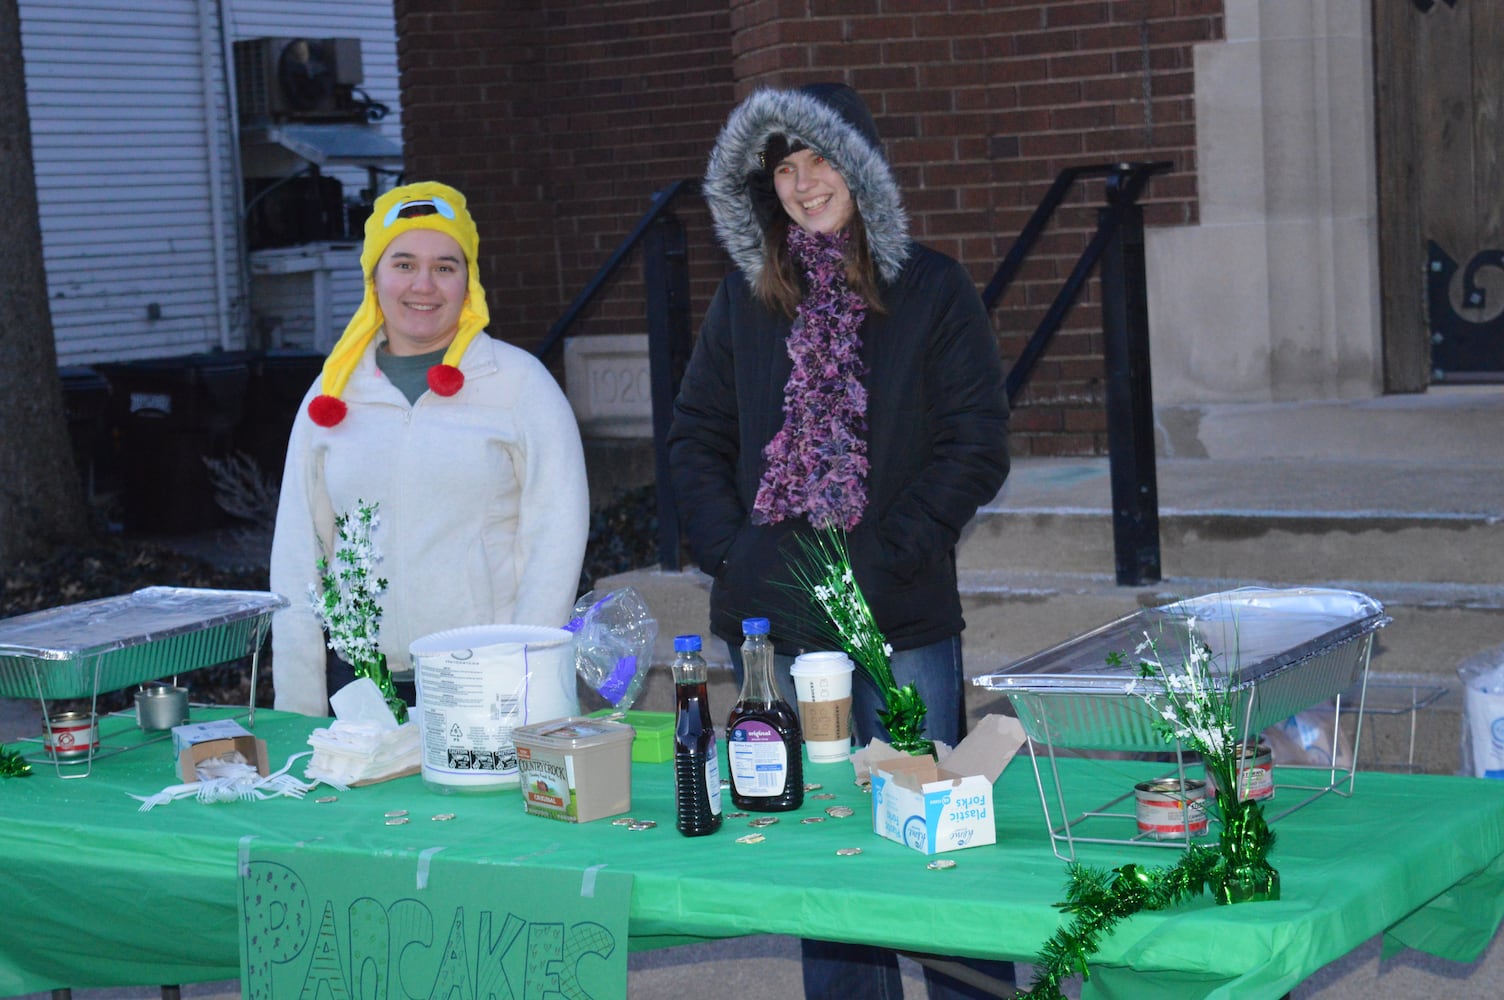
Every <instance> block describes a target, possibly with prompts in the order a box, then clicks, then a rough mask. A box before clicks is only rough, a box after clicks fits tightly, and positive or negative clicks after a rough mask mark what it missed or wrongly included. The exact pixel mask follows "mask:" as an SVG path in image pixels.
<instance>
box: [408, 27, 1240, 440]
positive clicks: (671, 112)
mask: <svg viewBox="0 0 1504 1000" xmlns="http://www.w3.org/2000/svg"><path fill="white" fill-rule="evenodd" d="M1222 9H1223V8H1222V0H1053V2H1026V0H680V2H675V3H668V2H651V0H596V2H592V3H578V4H576V3H567V4H556V3H542V2H539V3H533V4H519V3H501V4H498V3H495V2H484V0H448V2H447V3H446V2H442V0H438V2H436V0H427V2H423V3H419V2H416V0H396V10H397V14H398V31H399V36H400V37H401V38H402V43H401V45H400V47H399V58H400V61H401V68H402V76H403V108H404V110H403V118H404V122H405V123H406V129H407V132H406V143H407V150H408V163H409V174H410V176H413V177H419V176H436V177H440V178H443V179H447V180H451V181H453V182H455V183H456V184H458V185H459V186H461V187H462V188H463V189H464V190H466V192H467V193H468V194H469V195H470V196H471V197H472V199H473V201H474V202H475V203H476V206H477V213H478V220H479V222H480V225H481V228H482V235H483V237H484V239H485V243H484V246H485V253H486V255H487V256H486V260H485V278H486V281H487V288H488V290H489V292H490V295H491V302H492V312H493V315H494V316H495V317H496V321H495V322H494V323H493V330H494V331H495V332H496V333H498V334H499V335H501V336H503V337H505V338H507V339H509V340H512V341H515V342H519V343H524V344H529V343H536V342H538V341H539V340H540V339H541V337H542V336H543V333H544V331H546V330H547V328H548V326H549V325H550V324H551V323H552V322H553V321H554V320H555V319H556V318H557V317H558V316H559V315H560V314H561V313H562V312H563V311H564V309H565V307H566V306H567V305H568V304H569V302H570V301H571V300H572V299H573V297H574V296H575V295H576V294H578V292H579V291H580V289H581V288H583V287H584V285H585V283H586V281H587V280H588V279H589V277H590V275H591V274H593V273H594V271H595V269H596V268H597V267H598V266H599V265H600V264H601V263H602V262H604V261H605V260H606V258H607V257H608V256H609V254H610V252H611V250H612V249H613V248H614V247H615V245H616V243H617V242H618V241H619V240H620V239H621V237H622V236H623V235H624V234H625V233H626V232H627V231H628V230H629V229H630V227H631V225H632V223H633V222H634V221H635V220H636V218H637V217H638V216H639V215H640V214H641V213H642V212H643V211H644V210H645V209H646V208H647V205H648V200H649V198H650V196H651V193H652V192H653V191H654V190H656V189H658V188H661V187H662V186H664V185H666V184H667V183H669V182H671V181H673V180H676V179H679V178H680V177H687V176H697V175H698V174H699V173H700V171H701V170H702V168H703V164H704V159H705V154H706V152H707V151H708V149H709V147H710V144H711V143H712V142H713V141H714V138H715V134H716V131H717V129H718V128H719V126H720V124H721V122H722V121H723V120H724V117H725V115H726V112H727V111H728V110H729V109H730V107H731V105H732V104H733V103H734V101H735V100H736V99H737V98H739V97H741V96H744V95H745V94H746V93H747V92H749V91H750V90H751V89H752V88H753V87H754V86H756V85H759V84H770V85H786V86H796V85H798V84H801V83H805V82H808V81H811V80H816V79H838V80H843V81H845V82H847V83H849V84H851V85H852V86H854V87H855V88H856V89H857V90H858V91H860V92H861V93H862V94H863V95H864V97H865V98H866V99H867V100H868V102H869V104H870V105H871V107H872V110H873V113H874V115H875V116H876V118H877V123H878V128H879V130H880V131H881V133H882V134H883V136H884V140H885V144H886V147H887V152H888V155H889V157H890V159H891V160H892V162H893V165H894V168H895V171H896V173H897V175H898V178H899V181H900V183H901V184H902V185H903V187H904V190H905V192H906V195H907V201H908V206H909V209H910V212H911V214H912V216H913V227H914V234H915V236H916V237H917V238H919V239H920V240H922V241H924V242H926V243H928V244H930V245H932V246H934V247H936V248H937V249H940V250H942V251H944V252H946V253H949V254H951V255H953V256H956V257H958V258H959V259H960V260H962V261H963V262H964V263H965V264H966V265H967V266H968V267H969V268H970V269H971V271H972V273H973V275H974V276H975V277H976V279H977V283H978V286H979V287H980V286H982V285H984V284H985V283H986V282H987V280H988V279H989V278H990V277H991V274H992V272H993V270H994V269H995V268H996V266H997V264H998V262H999V261H1000V260H1001V259H1002V258H1003V256H1004V254H1005V253H1006V252H1007V250H1008V248H1009V246H1011V244H1012V242H1013V240H1014V237H1015V236H1016V235H1017V233H1018V231H1019V229H1020V228H1021V227H1022V226H1023V224H1024V222H1025V221H1026V220H1027V218H1028V216H1029V214H1030V213H1031V212H1032V210H1033V207H1034V206H1035V205H1036V204H1037V203H1038V202H1039V200H1040V198H1041V196H1042V195H1043V193H1044V192H1045V190H1046V189H1048V187H1049V185H1050V183H1051V182H1052V181H1053V180H1054V178H1055V175H1056V174H1057V173H1058V172H1059V171H1060V170H1061V169H1063V168H1065V167H1067V166H1078V165H1084V164H1093V163H1102V162H1114V161H1118V160H1169V161H1171V162H1172V163H1173V164H1174V169H1173V171H1172V172H1171V173H1169V174H1166V175H1161V176H1159V177H1156V178H1155V179H1154V180H1153V181H1152V182H1151V184H1150V187H1149V193H1148V196H1147V198H1146V199H1145V202H1146V205H1147V210H1146V220H1147V222H1148V223H1149V224H1150V225H1156V224H1158V225H1170V224H1183V223H1188V222H1194V221H1195V219H1196V180H1195V166H1196V165H1195V153H1194V150H1195V126H1194V121H1193V113H1194V109H1193V100H1192V77H1191V46H1192V45H1194V44H1195V43H1196V42H1200V41H1208V40H1214V39H1217V38H1220V37H1221V35H1222V30H1223V28H1222ZM874 11H875V13H874ZM1101 202H1102V186H1101V182H1100V181H1096V182H1088V183H1086V184H1084V185H1083V186H1082V187H1081V188H1079V189H1078V191H1077V193H1076V195H1075V196H1074V197H1073V198H1072V199H1071V201H1070V202H1069V203H1068V204H1067V205H1066V206H1065V207H1064V208H1063V209H1062V211H1061V213H1060V214H1059V215H1058V216H1057V218H1056V221H1055V224H1054V225H1053V226H1052V228H1051V229H1050V231H1049V232H1048V233H1047V234H1046V236H1045V238H1044V239H1043V240H1042V241H1041V243H1040V245H1039V247H1038V249H1037V250H1036V252H1035V259H1033V260H1032V261H1031V262H1030V263H1029V264H1028V265H1027V266H1026V267H1025V269H1024V270H1023V272H1022V273H1021V275H1020V277H1019V279H1018V281H1017V282H1016V283H1015V285H1014V287H1013V288H1012V289H1010V290H1009V293H1008V294H1007V295H1006V296H1005V297H1004V299H1003V301H1002V302H1001V303H1000V305H999V307H998V309H997V310H996V312H995V313H994V321H995V325H996V328H997V330H998V334H999V342H1000V344H1001V345H1002V349H1003V353H1004V356H1005V358H1006V359H1009V360H1011V359H1012V358H1015V357H1017V355H1018V354H1019V352H1020V351H1021V350H1022V347H1023V344H1024V342H1025V340H1026V338H1027V336H1028V334H1029V333H1031V332H1032V331H1033V329H1034V326H1035V324H1036V323H1037V322H1038V319H1039V317H1040V316H1041V315H1043V313H1044V311H1045V309H1046V308H1047V307H1048V305H1049V303H1050V301H1051V300H1052V299H1053V297H1054V295H1055V292H1056V291H1057V290H1058V287H1059V284H1060V282H1061V281H1063V280H1064V277H1065V275H1066V274H1067V273H1068V272H1069V270H1070V268H1071V266H1072V265H1073V263H1074V261H1075V258H1076V256H1077V255H1078V254H1079V253H1080V251H1081V249H1082V248H1083V247H1084V246H1085V243H1086V241H1087V239H1088V237H1089V233H1090V229H1091V227H1092V226H1093V225H1094V224H1095V213H1096V206H1097V205H1099V204H1101ZM679 214H680V215H681V217H682V218H683V219H684V221H685V222H686V224H687V226H688V227H689V237H690V254H691V260H692V261H693V264H694V269H693V274H694V281H693V288H692V293H693V300H694V303H693V307H692V316H693V317H694V319H695V321H698V318H699V316H700V315H702V314H703V311H704V308H705V306H706V304H707V303H708V301H709V296H710V293H711V291H712V290H713V288H714V285H715V282H716V281H717V280H718V279H719V277H720V275H721V274H722V273H723V271H724V267H725V263H724V257H723V256H722V254H721V253H720V251H719V249H718V248H717V247H716V246H715V245H714V242H713V236H712V234H711V232H710V228H709V222H708V217H707V216H706V213H705V212H704V211H703V209H702V208H701V207H700V206H699V205H698V203H697V202H696V203H693V204H687V205H686V206H685V209H684V210H682V211H681V212H680V213H679ZM640 273H641V270H640V263H638V262H637V260H636V259H635V258H634V259H633V261H632V262H631V263H629V265H628V267H627V268H626V269H624V273H623V274H622V276H621V277H620V278H619V279H618V281H617V282H615V283H614V285H613V286H612V287H611V288H610V289H609V291H608V293H607V294H606V295H604V296H603V298H602V299H601V301H600V302H599V303H598V304H597V305H596V307H595V308H593V309H592V310H591V311H590V313H589V314H588V316H587V317H586V321H585V323H584V324H583V325H582V326H581V328H580V329H579V330H578V331H577V332H579V333H584V334H588V333H591V332H638V331H640V330H641V329H642V328H643V325H642V305H641V301H642V299H641V288H640V281H639V277H640ZM1096 298H1097V296H1096V287H1095V283H1093V284H1092V285H1091V286H1090V287H1089V288H1088V290H1087V295H1086V297H1085V298H1084V299H1083V301H1082V302H1081V303H1080V304H1079V305H1078V306H1077V308H1076V309H1075V310H1074V311H1073V312H1072V314H1071V316H1070V317H1069V319H1068V320H1067V324H1066V328H1065V329H1064V330H1063V331H1062V333H1061V335H1060V336H1059V337H1057V339H1056V341H1055V342H1054V344H1053V345H1052V347H1051V348H1050V350H1049V352H1048V353H1047V354H1046V355H1045V358H1044V360H1043V362H1042V363H1041V364H1040V366H1039V367H1038V368H1037V369H1036V372H1035V375H1034V378H1033V381H1032V383H1031V385H1030V387H1029V389H1028V391H1027V392H1026V394H1025V397H1024V398H1023V399H1022V400H1021V401H1020V406H1019V408H1018V411H1017V412H1016V414H1015V418H1014V428H1015V436H1014V442H1013V445H1014V452H1015V454H1036V455H1064V454H1094V453H1101V452H1102V451H1103V450H1104V449H1105V435H1104V426H1105V417H1104V414H1103V411H1102V398H1101V380H1102V379H1101V377H1102V363H1101V344H1100V340H1101V337H1100V332H1099V330H1100V320H1099V316H1098V313H1097V303H1096ZM1151 320H1152V317H1151Z"/></svg>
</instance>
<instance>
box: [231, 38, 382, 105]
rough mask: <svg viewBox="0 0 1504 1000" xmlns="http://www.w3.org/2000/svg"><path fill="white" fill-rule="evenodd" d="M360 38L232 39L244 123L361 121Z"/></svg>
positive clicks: (237, 92) (236, 87) (236, 86)
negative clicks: (357, 92)
mask: <svg viewBox="0 0 1504 1000" xmlns="http://www.w3.org/2000/svg"><path fill="white" fill-rule="evenodd" d="M361 80H362V67H361V61H360V39H358V38H251V39H247V40H245V41H239V42H236V43H235V96H236V100H237V101H238V103H239V105H240V122H241V124H242V125H255V124H265V123H267V122H275V121H363V120H364V115H365V104H364V103H363V102H358V101H356V100H354V98H353V94H352V91H353V89H354V88H355V87H356V86H358V85H359V84H360V83H361Z"/></svg>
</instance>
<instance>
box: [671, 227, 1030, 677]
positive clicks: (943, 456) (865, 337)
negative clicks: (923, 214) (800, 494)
mask: <svg viewBox="0 0 1504 1000" xmlns="http://www.w3.org/2000/svg"><path fill="white" fill-rule="evenodd" d="M881 287H882V300H883V304H884V307H885V310H886V311H885V312H882V313H879V312H877V311H875V310H869V311H868V312H867V315H866V319H865V322H864V323H863V325H862V328H861V337H862V357H863V360H864V361H865V362H866V365H867V369H868V374H867V376H866V378H865V379H864V380H863V381H864V384H865V385H866V387H867V391H868V406H867V423H868V432H867V444H868V451H867V454H868V458H869V460H870V462H871V469H870V472H869V475H868V477H867V490H868V503H867V509H866V512H865V513H864V515H863V517H862V520H861V522H860V523H859V524H858V525H857V527H856V528H855V529H853V530H852V531H851V532H850V534H849V535H848V544H849V548H850V553H851V558H852V565H853V568H854V570H855V573H856V579H857V582H858V584H860V586H861V588H862V591H863V593H864V594H865V595H866V597H867V600H868V603H869V605H870V606H871V608H872V611H873V614H874V617H875V618H876V620H877V625H878V627H879V628H880V629H881V630H882V631H883V633H884V634H885V635H886V637H887V639H888V642H889V643H890V644H891V645H892V646H893V648H894V649H895V650H903V649H911V648H914V647H918V646H923V645H927V644H929V643H932V642H936V641H939V640H941V639H945V638H948V637H950V636H954V635H958V634H959V633H960V632H961V630H962V628H963V627H964V624H965V623H964V621H963V620H962V616H961V601H960V596H959V594H958V593H957V586H956V563H955V546H956V542H957V540H958V539H959V537H960V534H961V530H962V528H963V527H965V525H966V523H967V522H968V521H969V520H970V519H971V518H972V516H973V515H974V514H975V513H976V510H977V508H978V507H979V506H980V505H982V504H984V503H986V502H988V501H990V500H991V499H992V498H993V497H994V496H995V495H996V494H997V492H998V490H999V489H1000V488H1001V487H1002V484H1003V480H1004V479H1005V478H1006V477H1007V474H1008V445H1007V434H1008V405H1007V401H1006V398H1005V395H1004V390H1003V378H1002V371H1001V364H1000V361H999V358H998V350H997V343H996V340H995V338H994V336H993V334H992V330H991V326H990V324H989V322H988V319H987V314H986V310H985V309H984V307H983V306H982V302H981V299H980V297H979V296H978V295H977V291H976V287H975V285H974V284H973V283H972V280H971V277H970V275H969V274H968V273H967V272H966V270H965V269H964V268H962V267H961V265H960V264H958V263H957V262H956V261H954V260H952V259H950V258H949V257H946V256H945V255H943V254H940V253H937V252H935V251H933V250H930V249H928V248H926V247H923V246H920V245H918V244H916V243H910V244H909V245H908V247H907V253H906V254H905V259H904V260H903V264H902V270H901V272H900V273H899V274H898V276H897V278H896V280H893V281H891V282H885V283H883V284H882V286H881ZM789 328H790V321H789V320H788V319H786V318H784V317H782V316H779V315H777V314H775V313H774V312H773V311H771V310H769V309H768V308H767V307H765V306H763V305H762V304H761V303H759V302H758V301H757V299H756V298H755V297H754V295H753V293H752V290H751V288H750V286H749V285H748V282H747V279H746V277H745V276H744V274H743V273H742V272H741V271H737V272H735V273H733V274H732V275H731V276H730V277H728V278H727V279H726V280H725V281H724V282H722V284H721V286H720V288H719V290H718V291H717V292H716V295H715V298H714V300H713V301H712V302H711V305H710V309H709V312H708V313H707V315H706V317H705V321H704V324H703V325H702V327H701V329H700V336H699V340H698V342H697V343H696V345H695V349H694V353H693V356H692V357H691V359H690V363H689V367H688V370H687V371H686V373H685V376H684V380H683V382H682V383H681V386H680V391H679V396H678V399H677V400H676V402H675V404H674V419H673V425H672V428H671V429H670V432H669V462H670V466H671V468H672V478H673V485H674V493H675V498H676V501H677V504H678V507H679V512H680V517H681V520H682V523H683V527H684V529H685V532H686V535H687V537H688V540H689V544H690V548H691V551H692V552H693V554H694V557H695V559H696V560H697V561H698V562H699V564H700V566H701V568H703V569H704V570H705V572H707V573H709V574H710V575H711V576H712V577H713V578H714V583H713V585H712V588H711V597H710V611H711V630H712V631H713V632H714V633H715V634H716V635H718V636H720V637H721V638H723V639H726V640H727V641H728V642H733V643H740V641H741V620H742V619H743V618H746V617H767V618H769V619H770V620H771V623H772V633H773V638H774V643H775V646H776V647H777V648H778V649H779V651H780V652H783V653H797V652H799V651H800V650H802V649H823V648H830V643H829V641H828V640H822V639H821V633H820V630H818V629H816V628H813V627H812V624H813V623H814V622H816V621H817V620H818V618H817V614H816V611H815V609H814V608H813V606H812V605H811V604H810V603H809V601H808V600H807V599H806V597H805V596H804V595H803V594H802V593H801V592H800V591H798V590H797V588H795V587H794V581H793V578H792V576H791V574H790V571H789V567H790V564H791V563H792V562H793V561H794V560H796V559H798V558H799V557H800V552H801V549H800V546H799V545H798V543H797V541H796V539H795V537H794V535H795V533H796V532H799V533H805V534H809V533H810V532H811V528H810V526H809V524H808V522H807V521H805V520H804V519H802V518H800V519H797V520H786V521H783V522H780V523H778V524H772V525H754V524H752V523H751V519H750V516H749V514H750V511H751V510H752V502H753V499H754V498H755V496H756V494H757V487H758V483H759V481H760V479H761V477H762V474H763V470H764V468H765V464H766V463H765V461H764V459H763V457H762V452H763V448H764V447H765V446H766V445H767V443H768V442H769V441H770V440H772V438H773V437H774V435H776V434H777V433H778V430H779V429H780V428H781V427H782V426H783V390H784V384H785V383H786V382H787V381H788V378H789V374H790V371H791V367H792V364H791V362H790V360H789V356H788V349H787V339H788V336H789Z"/></svg>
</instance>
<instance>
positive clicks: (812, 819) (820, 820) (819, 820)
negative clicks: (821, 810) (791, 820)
mask: <svg viewBox="0 0 1504 1000" xmlns="http://www.w3.org/2000/svg"><path fill="white" fill-rule="evenodd" d="M799 822H801V823H804V824H806V825H808V824H810V823H824V822H825V817H824V816H806V817H804V818H803V819H801V820H800V821H799Z"/></svg>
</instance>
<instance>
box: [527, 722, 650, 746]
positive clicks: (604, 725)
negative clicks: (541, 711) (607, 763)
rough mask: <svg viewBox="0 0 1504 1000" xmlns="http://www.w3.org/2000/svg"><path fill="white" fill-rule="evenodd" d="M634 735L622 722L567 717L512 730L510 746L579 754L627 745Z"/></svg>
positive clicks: (630, 728)
mask: <svg viewBox="0 0 1504 1000" xmlns="http://www.w3.org/2000/svg"><path fill="white" fill-rule="evenodd" d="M635 735H636V730H634V729H633V728H632V727H631V726H629V725H627V724H626V723H624V722H612V721H610V720H609V719H592V718H587V717H585V716H570V717H568V718H565V719H549V720H548V721H547V722H535V723H533V724H532V725H530V726H518V727H517V728H516V729H514V730H512V742H513V743H518V744H524V743H525V744H528V745H530V746H542V747H547V748H549V749H551V750H579V749H588V748H590V747H598V746H609V745H610V744H612V743H619V742H623V741H626V742H629V743H630V742H631V740H632V737H633V736H635Z"/></svg>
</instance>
